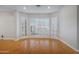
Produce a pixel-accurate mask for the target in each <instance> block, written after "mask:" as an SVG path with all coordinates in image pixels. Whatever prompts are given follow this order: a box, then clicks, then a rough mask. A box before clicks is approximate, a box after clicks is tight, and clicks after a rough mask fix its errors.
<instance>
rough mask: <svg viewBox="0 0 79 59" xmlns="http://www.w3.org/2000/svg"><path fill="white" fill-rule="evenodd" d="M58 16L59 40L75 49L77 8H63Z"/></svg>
mask: <svg viewBox="0 0 79 59" xmlns="http://www.w3.org/2000/svg"><path fill="white" fill-rule="evenodd" d="M59 15H60V38H62V40H64V41H65V42H67V43H68V44H70V45H71V46H72V47H74V48H76V49H77V6H75V5H74V6H64V7H63V8H62V10H61V11H60V14H59Z"/></svg>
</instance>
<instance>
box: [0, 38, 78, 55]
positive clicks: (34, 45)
mask: <svg viewBox="0 0 79 59" xmlns="http://www.w3.org/2000/svg"><path fill="white" fill-rule="evenodd" d="M73 53H77V52H76V51H75V50H73V49H72V48H70V47H68V46H67V45H66V44H64V43H63V42H61V41H59V40H57V39H50V38H27V39H21V40H18V41H13V40H0V54H73Z"/></svg>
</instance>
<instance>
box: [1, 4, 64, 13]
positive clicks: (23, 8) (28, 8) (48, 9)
mask: <svg viewBox="0 0 79 59" xmlns="http://www.w3.org/2000/svg"><path fill="white" fill-rule="evenodd" d="M62 7H63V6H62V5H40V6H39V7H37V6H36V5H0V11H19V12H26V13H53V12H57V11H59V10H60V9H61V8H62Z"/></svg>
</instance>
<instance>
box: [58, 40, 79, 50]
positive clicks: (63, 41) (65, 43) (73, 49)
mask: <svg viewBox="0 0 79 59" xmlns="http://www.w3.org/2000/svg"><path fill="white" fill-rule="evenodd" d="M58 40H60V41H61V42H63V43H64V44H66V45H67V46H69V47H70V48H72V49H73V50H75V51H77V52H79V50H78V49H76V48H74V47H72V46H71V45H70V44H68V43H67V42H65V41H64V40H62V39H60V38H58Z"/></svg>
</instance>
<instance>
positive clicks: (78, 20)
mask: <svg viewBox="0 0 79 59" xmlns="http://www.w3.org/2000/svg"><path fill="white" fill-rule="evenodd" d="M77 18H78V19H77V27H78V29H77V41H78V42H77V43H78V44H77V45H78V49H79V6H78V7H77Z"/></svg>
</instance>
